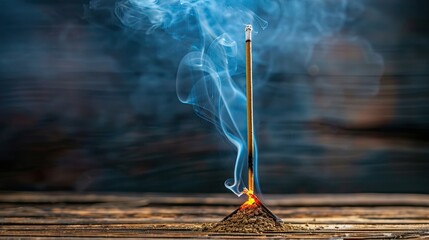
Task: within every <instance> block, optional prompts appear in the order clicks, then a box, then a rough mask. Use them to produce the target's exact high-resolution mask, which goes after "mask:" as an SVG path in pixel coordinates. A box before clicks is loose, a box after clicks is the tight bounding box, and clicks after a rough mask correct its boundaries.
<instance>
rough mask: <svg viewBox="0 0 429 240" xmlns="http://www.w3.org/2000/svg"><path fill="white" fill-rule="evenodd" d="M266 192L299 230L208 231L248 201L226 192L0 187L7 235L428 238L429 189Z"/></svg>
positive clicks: (0, 225)
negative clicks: (80, 191) (422, 191)
mask: <svg viewBox="0 0 429 240" xmlns="http://www.w3.org/2000/svg"><path fill="white" fill-rule="evenodd" d="M266 198H267V199H268V200H267V201H266V203H267V205H269V206H270V207H271V210H272V211H273V212H274V213H276V214H277V215H278V216H279V217H281V218H283V220H284V221H285V222H286V223H288V224H289V225H290V226H291V227H292V229H295V230H289V231H286V232H276V233H273V232H271V233H264V234H260V235H255V234H244V233H243V234H241V233H234V234H233V233H228V234H225V233H210V232H203V231H201V225H202V224H203V223H209V222H217V221H219V220H221V219H222V218H223V217H224V216H226V215H227V214H229V213H230V212H231V211H233V210H234V209H235V208H236V207H237V206H238V205H239V204H240V203H241V200H240V199H236V198H232V197H230V196H226V195H222V194H220V195H219V194H217V195H168V194H141V195H140V194H75V193H52V194H51V193H1V194H0V238H10V237H23V238H25V237H43V238H57V237H70V238H71V237H73V238H88V237H91V238H137V237H148V238H173V237H174V238H186V239H188V238H203V239H204V238H219V239H224V238H238V239H240V238H263V237H271V238H302V239H321V238H322V239H323V238H347V239H368V238H372V239H389V238H426V237H427V238H429V205H428V202H429V196H428V195H415V194H406V195H401V194H393V195H386V194H351V195H347V194H342V195H288V196H282V195H274V196H271V195H269V196H266ZM225 200H226V201H225ZM225 202H226V203H225ZM337 202H338V204H336V203H337ZM268 203H269V204H268ZM371 204H373V205H371Z"/></svg>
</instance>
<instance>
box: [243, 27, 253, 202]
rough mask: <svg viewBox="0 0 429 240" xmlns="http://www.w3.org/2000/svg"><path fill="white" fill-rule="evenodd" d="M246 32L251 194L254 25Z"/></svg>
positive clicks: (246, 29) (248, 161) (251, 188)
mask: <svg viewBox="0 0 429 240" xmlns="http://www.w3.org/2000/svg"><path fill="white" fill-rule="evenodd" d="M245 32H246V98H247V157H248V159H247V167H248V181H249V185H248V187H249V192H250V193H251V194H253V189H254V172H253V168H254V151H255V149H254V147H255V144H254V140H253V132H254V131H253V130H254V129H253V128H254V126H253V89H252V87H253V79H252V25H247V26H246V28H245Z"/></svg>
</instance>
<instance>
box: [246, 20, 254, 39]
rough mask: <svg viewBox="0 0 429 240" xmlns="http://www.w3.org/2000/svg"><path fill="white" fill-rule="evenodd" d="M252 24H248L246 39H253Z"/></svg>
mask: <svg viewBox="0 0 429 240" xmlns="http://www.w3.org/2000/svg"><path fill="white" fill-rule="evenodd" d="M252 29H253V28H252V25H250V24H249V25H246V28H245V31H246V41H248V40H252Z"/></svg>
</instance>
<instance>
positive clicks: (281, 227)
mask: <svg viewBox="0 0 429 240" xmlns="http://www.w3.org/2000/svg"><path fill="white" fill-rule="evenodd" d="M290 228H291V227H290V226H288V225H286V224H283V223H282V222H281V219H279V218H277V217H276V216H275V215H274V214H273V213H271V212H270V210H268V208H266V207H265V206H263V205H262V203H261V202H259V201H255V202H253V203H251V204H248V203H244V204H243V205H241V207H240V208H238V209H237V210H236V211H234V212H233V213H231V214H230V215H229V216H227V217H226V218H225V219H223V220H222V221H221V222H218V223H211V224H204V225H203V228H202V230H203V231H209V232H232V233H234V232H235V233H238V232H240V233H262V232H284V231H287V230H290Z"/></svg>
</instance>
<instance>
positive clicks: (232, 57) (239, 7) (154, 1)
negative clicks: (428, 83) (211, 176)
mask: <svg viewBox="0 0 429 240" xmlns="http://www.w3.org/2000/svg"><path fill="white" fill-rule="evenodd" d="M109 2H111V1H108V0H92V1H91V2H90V9H103V8H106V6H110V5H109V4H108V3H109ZM356 2H357V1H355V2H354V4H355V5H356ZM106 4H107V5H106ZM356 6H357V5H356ZM359 6H360V5H359ZM347 9H350V4H349V3H348V2H347V0H279V1H275V0H273V1H268V0H261V1H244V0H239V1H227V0H218V1H216V0H165V1H162V0H118V1H116V2H114V6H112V8H111V9H110V10H111V12H112V14H113V15H114V17H115V18H117V19H118V20H119V21H120V23H121V24H122V25H123V26H126V27H127V29H128V30H130V33H132V32H134V31H138V32H142V31H143V32H145V33H146V34H149V35H151V36H154V37H153V38H151V41H153V42H154V47H155V46H156V48H157V49H156V50H157V51H160V52H161V51H163V50H162V49H164V51H166V50H165V49H168V50H171V48H172V46H165V44H168V45H172V44H173V43H166V42H165V41H163V40H162V39H159V38H156V37H155V36H157V35H156V32H157V31H163V32H166V33H168V34H170V35H171V36H172V37H173V38H174V39H175V40H176V42H175V43H174V45H173V46H174V47H173V48H178V49H186V51H187V52H188V53H187V54H186V55H185V56H184V57H183V58H182V60H181V61H180V64H179V66H178V71H177V79H176V86H177V96H178V98H179V100H180V101H181V102H183V103H186V104H190V105H192V106H193V108H194V110H195V112H196V113H197V114H198V116H200V117H202V118H204V119H206V120H207V121H210V122H212V123H213V124H214V125H215V126H216V127H217V129H218V130H219V131H220V132H221V133H222V134H223V135H224V136H225V137H226V138H227V139H228V140H229V142H231V143H232V144H233V145H234V147H235V148H236V150H237V156H236V160H235V170H234V177H233V178H232V179H229V180H227V181H226V182H225V186H226V187H227V188H229V189H230V190H231V191H233V192H234V193H235V194H237V195H241V194H242V191H243V188H244V187H245V186H244V184H243V181H242V172H243V167H244V164H245V162H246V159H247V156H246V149H247V146H246V138H247V136H246V119H245V118H246V96H245V94H244V91H243V90H244V82H245V81H244V79H245V76H244V70H245V67H244V60H245V56H244V26H245V25H246V24H252V25H253V26H254V29H255V33H256V36H254V38H253V39H254V55H253V60H254V62H253V68H254V82H255V85H256V87H258V86H262V85H263V83H264V82H265V81H266V80H267V79H268V78H269V77H270V75H271V74H272V73H275V72H294V71H296V69H299V68H302V67H303V66H304V67H305V66H306V65H307V64H309V62H310V60H311V58H312V53H313V49H314V47H315V46H316V44H317V43H318V42H320V41H321V40H322V39H324V38H327V37H330V36H333V35H335V34H337V33H339V32H340V31H341V29H342V26H343V24H344V23H345V21H347V13H348V12H347ZM353 9H359V8H356V7H354V8H353ZM268 24H269V25H268ZM148 54H149V53H148ZM163 55H164V57H169V55H168V52H164V54H163ZM380 74H381V73H380ZM256 101H257V99H256ZM256 115H257V113H256ZM255 151H256V155H255V186H256V190H257V191H259V190H258V189H259V187H258V181H257V179H258V178H257V173H258V172H257V166H258V164H257V161H258V158H257V144H256V143H255Z"/></svg>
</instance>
